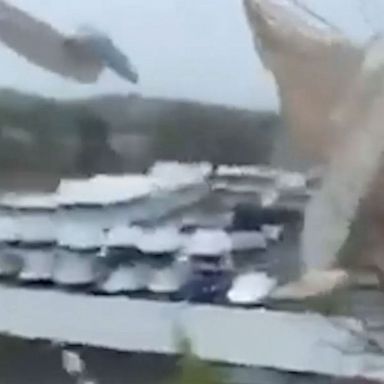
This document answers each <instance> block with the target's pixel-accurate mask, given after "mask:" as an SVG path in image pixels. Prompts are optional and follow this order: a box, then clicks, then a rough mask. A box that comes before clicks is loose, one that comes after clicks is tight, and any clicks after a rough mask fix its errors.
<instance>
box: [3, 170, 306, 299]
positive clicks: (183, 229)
mask: <svg viewBox="0 0 384 384" xmlns="http://www.w3.org/2000/svg"><path fill="white" fill-rule="evenodd" d="M209 175H210V173H209V172H208V167H207V165H181V164H166V163H165V164H164V163H162V164H158V165H155V166H154V167H153V168H152V169H151V170H150V172H149V173H148V174H145V175H125V176H96V177H93V178H90V179H87V180H64V181H63V182H62V183H61V184H60V186H59V187H58V189H57V191H56V192H55V193H54V194H33V195H31V194H25V195H13V194H7V195H4V196H3V197H2V198H1V199H0V276H1V277H2V278H3V279H7V281H12V282H14V283H17V284H42V283H44V284H54V285H56V286H58V287H61V288H66V289H79V290H85V291H86V292H91V293H93V294H105V295H116V294H126V295H128V296H131V297H138V296H139V297H147V298H152V299H166V300H188V301H192V302H211V303H217V302H230V303H233V304H239V305H253V304H259V303H260V302H261V301H263V300H264V299H265V298H266V297H267V296H268V294H269V293H270V292H271V291H272V290H273V288H274V287H275V285H276V284H277V279H276V278H275V277H274V276H271V274H270V271H268V268H265V264H266V260H265V257H266V255H267V254H268V252H267V251H268V249H269V248H270V247H273V246H274V244H276V243H278V242H279V241H281V239H282V237H283V236H284V228H285V227H286V226H292V225H296V224H298V223H300V222H301V210H299V209H297V208H296V207H284V206H278V205H276V204H260V202H259V201H256V204H250V203H240V204H238V203H237V204H236V207H232V208H230V211H231V213H232V215H231V221H230V223H229V224H228V223H227V224H226V225H225V226H224V227H223V226H218V227H210V228H207V227H204V226H202V225H201V224H200V223H199V222H196V221H195V222H193V223H192V222H189V223H188V224H186V222H185V220H179V221H168V222H167V221H164V220H163V221H162V220H161V219H163V218H164V217H167V216H169V215H172V214H173V213H174V212H179V211H180V210H181V211H183V209H184V210H185V208H188V207H190V206H196V204H197V205H198V204H199V203H200V202H201V201H204V200H205V199H206V198H207V197H208V196H210V195H212V193H215V192H213V191H214V190H215V188H212V181H211V180H210V178H209ZM259 192H260V191H259V190H258V191H257V193H258V194H259ZM291 192H292V191H291ZM300 193H302V191H301V192H300ZM226 209H228V207H226Z"/></svg>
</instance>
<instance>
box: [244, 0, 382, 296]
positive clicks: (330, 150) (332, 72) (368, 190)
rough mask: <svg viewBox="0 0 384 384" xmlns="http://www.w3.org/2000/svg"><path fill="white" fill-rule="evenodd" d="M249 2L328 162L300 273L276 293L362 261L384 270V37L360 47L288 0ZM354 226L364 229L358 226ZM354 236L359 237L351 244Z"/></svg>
mask: <svg viewBox="0 0 384 384" xmlns="http://www.w3.org/2000/svg"><path fill="white" fill-rule="evenodd" d="M244 3H245V9H246V13H247V17H248V21H249V25H250V27H251V30H252V32H253V35H254V40H255V44H256V48H257V49H258V51H259V54H260V57H261V59H262V61H263V63H264V64H265V66H266V67H267V68H268V69H269V70H271V71H272V73H273V74H274V76H275V79H276V82H277V85H278V89H279V93H280V97H281V106H282V112H283V115H284V116H285V118H286V120H287V122H288V125H289V126H290V127H291V128H292V132H293V135H294V138H295V140H296V141H297V142H299V143H300V144H303V146H302V148H305V149H306V150H307V151H308V153H309V154H310V155H312V157H315V158H317V160H318V161H319V164H321V165H322V166H323V180H322V185H321V187H320V189H319V190H318V191H317V193H316V194H315V195H314V197H313V198H312V200H311V202H310V203H309V205H308V208H307V210H306V213H305V223H304V229H303V234H302V241H301V259H302V260H301V264H302V278H301V279H300V280H299V282H297V283H293V284H291V285H288V286H287V287H285V288H283V289H280V290H279V291H278V292H276V294H275V296H277V297H280V298H284V297H287V298H288V297H301V298H304V297H307V296H313V295H318V294H322V293H326V292H327V291H330V290H332V289H334V288H336V287H337V286H340V285H344V284H347V283H348V281H349V278H350V271H351V267H352V265H351V264H353V263H355V262H356V261H357V262H356V265H353V266H364V267H370V268H372V269H374V270H376V271H378V272H379V275H381V276H384V260H382V259H383V257H382V254H383V250H384V242H383V240H381V238H382V235H381V236H380V235H379V233H382V230H383V224H382V223H383V222H384V220H383V219H384V211H383V210H382V209H381V208H379V207H381V206H383V204H382V198H381V191H382V186H381V184H382V180H383V174H382V173H383V167H382V164H383V161H382V159H383V156H382V154H383V152H384V127H383V125H382V118H383V104H384V83H383V80H384V48H383V47H384V45H383V39H382V38H380V37H377V38H375V39H373V40H372V41H370V42H369V43H368V44H367V45H366V46H365V47H360V48H359V47H357V46H355V45H354V44H353V43H352V42H350V41H349V40H347V39H346V38H344V37H343V36H341V35H340V34H339V33H337V32H335V31H330V30H329V29H328V30H327V29H321V28H319V27H316V26H314V25H312V24H309V22H306V21H304V19H300V18H299V17H295V14H294V12H293V9H292V8H291V9H290V8H288V7H285V6H283V5H282V3H281V2H279V3H278V2H275V1H267V0H244ZM362 224H364V225H362ZM356 228H357V229H356ZM351 229H352V230H353V229H355V231H356V233H352V235H351V232H353V231H351ZM375 234H376V236H375ZM364 236H365V238H364ZM351 239H352V240H354V241H356V240H357V242H356V244H355V246H354V249H353V250H350V249H349V250H347V252H349V253H346V248H348V244H349V243H350V241H351ZM358 243H360V244H358ZM364 244H365V245H364ZM359 247H360V249H359ZM353 253H355V254H354V255H353V256H354V258H355V260H352V257H351V255H352V254H353ZM342 259H343V260H342ZM341 261H343V262H344V264H342V263H341ZM344 267H345V268H347V270H344V269H343V268H344Z"/></svg>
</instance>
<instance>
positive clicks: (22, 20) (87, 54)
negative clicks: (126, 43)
mask: <svg viewBox="0 0 384 384" xmlns="http://www.w3.org/2000/svg"><path fill="white" fill-rule="evenodd" d="M0 41H2V42H3V43H4V44H5V45H7V46H8V47H9V48H10V49H12V50H13V51H15V52H16V53H17V54H19V55H21V56H23V57H24V58H25V59H27V60H28V61H29V62H31V63H33V64H35V65H37V66H39V67H41V68H44V69H46V70H48V71H50V72H54V73H56V74H58V75H61V76H63V77H67V78H71V79H73V80H76V81H78V82H80V83H93V82H95V81H97V79H98V78H99V76H100V74H101V73H102V71H103V70H104V69H105V68H107V67H108V68H110V69H112V70H113V71H114V72H116V73H117V74H118V75H119V76H121V77H123V78H124V79H126V80H128V81H130V82H132V83H137V81H138V74H137V71H136V69H135V68H134V66H133V65H132V63H131V62H130V60H129V58H128V57H127V56H125V55H124V54H123V53H122V52H121V51H120V50H119V49H118V48H117V47H116V45H115V44H114V43H113V41H112V40H111V39H110V38H109V37H108V36H106V35H105V34H103V33H100V32H96V31H95V30H93V29H92V28H87V29H85V30H81V31H79V33H77V34H75V35H73V36H66V35H64V34H62V33H61V32H59V31H58V30H56V29H55V28H54V27H53V26H51V25H49V24H48V23H45V22H43V21H41V20H38V19H36V18H34V17H33V16H31V15H29V14H28V13H26V12H24V11H22V10H20V9H18V8H16V7H14V6H13V5H11V4H9V3H7V2H5V1H2V0H0Z"/></svg>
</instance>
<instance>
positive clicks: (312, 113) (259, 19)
mask: <svg viewBox="0 0 384 384" xmlns="http://www.w3.org/2000/svg"><path fill="white" fill-rule="evenodd" d="M245 9H246V14H247V17H248V21H249V24H250V27H251V30H252V32H253V37H254V42H255V47H256V49H257V51H258V53H259V56H260V58H261V60H262V62H263V64H264V66H265V67H266V68H267V69H268V70H270V71H271V72H272V73H273V75H274V77H275V79H276V82H277V87H278V91H279V95H280V101H281V109H282V113H283V117H284V119H285V121H286V122H287V123H288V126H289V128H290V129H291V130H292V133H293V134H294V138H295V140H296V141H297V142H298V143H299V144H300V147H301V149H303V150H304V151H305V153H306V155H308V156H310V157H312V158H313V159H315V160H323V159H324V158H327V156H328V154H329V153H330V152H331V151H332V148H333V145H335V143H336V142H337V140H336V139H337V138H338V136H339V135H340V134H342V133H343V131H341V132H340V131H339V130H338V129H337V128H336V127H335V124H334V122H333V121H332V120H331V116H332V111H333V109H334V108H335V106H337V105H338V104H339V103H340V102H341V100H342V99H343V98H344V97H345V96H346V94H347V93H348V88H349V86H350V84H351V83H352V82H353V79H354V78H355V76H356V74H357V72H358V71H359V68H360V65H361V61H362V58H363V51H362V50H361V49H359V48H358V47H356V46H354V45H353V44H352V42H350V41H348V40H347V39H346V38H344V37H343V36H342V35H341V34H339V33H337V32H335V31H333V30H332V31H331V30H329V29H324V28H321V27H319V26H316V25H313V24H310V23H309V21H307V20H304V19H303V18H300V17H298V15H296V14H295V12H294V10H293V7H288V6H283V5H282V4H281V2H277V1H268V0H264V1H260V0H245Z"/></svg>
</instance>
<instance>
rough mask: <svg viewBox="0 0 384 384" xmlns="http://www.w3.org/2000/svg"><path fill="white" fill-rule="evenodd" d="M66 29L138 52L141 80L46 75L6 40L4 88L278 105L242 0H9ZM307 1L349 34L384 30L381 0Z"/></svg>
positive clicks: (0, 82) (0, 55)
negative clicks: (87, 81) (88, 29)
mask: <svg viewBox="0 0 384 384" xmlns="http://www.w3.org/2000/svg"><path fill="white" fill-rule="evenodd" d="M8 1H10V2H11V3H13V4H15V5H18V6H20V7H21V8H23V9H25V10H27V11H29V12H30V13H33V14H34V15H35V16H37V17H40V18H41V19H44V20H46V21H48V22H50V23H52V24H53V25H55V26H56V27H57V28H59V29H60V30H62V31H64V32H71V31H73V30H75V29H76V28H77V27H78V26H81V25H83V24H92V25H94V26H96V27H97V28H98V29H101V30H103V31H105V32H107V33H108V34H109V35H110V36H111V37H112V38H113V39H114V40H115V42H116V43H117V44H118V45H119V46H120V47H121V48H122V50H124V51H125V52H126V53H128V54H129V56H130V57H131V58H132V61H133V62H134V63H135V65H136V66H137V67H138V69H139V72H140V76H141V81H140V83H139V84H138V85H137V86H132V85H130V84H128V83H127V82H124V81H123V80H121V79H119V78H118V77H117V76H115V75H114V74H113V73H111V72H106V73H104V74H103V76H102V78H101V79H100V80H99V82H98V83H97V84H94V85H79V84H76V83H74V82H71V81H68V80H65V79H62V78H60V77H58V76H55V75H53V74H50V73H47V72H45V71H43V70H41V69H39V68H37V67H35V66H33V65H31V64H29V63H27V62H26V61H24V60H23V59H22V58H20V57H18V56H16V55H15V54H14V53H13V52H12V51H10V50H9V49H7V48H5V47H3V46H0V48H1V49H0V62H1V69H2V71H1V73H0V87H12V88H16V89H19V90H23V91H26V92H33V93H39V94H43V95H46V96H53V97H59V98H61V97H62V98H72V97H83V96H88V95H94V94H105V93H128V92H132V91H134V92H139V93H141V94H143V95H152V96H162V97H168V98H185V99H193V100H200V101H206V102H211V103H221V104H227V105H235V106H241V107H246V108H253V109H255V108H256V109H262V108H276V107H277V104H278V102H277V97H276V92H275V86H274V82H273V79H272V78H271V76H270V75H269V74H268V73H266V72H265V71H264V70H263V68H262V67H261V64H260V62H259V60H258V58H257V56H256V54H255V52H254V50H253V46H252V42H251V38H250V34H249V31H248V27H247V25H246V22H245V17H244V13H243V9H242V1H241V0H147V1H145V0H108V1H106V0H65V1H64V0H8ZM302 1H304V0H302ZM362 2H363V3H364V4H365V5H364V7H363V8H364V14H365V15H366V18H367V19H369V22H370V25H371V26H367V24H366V23H365V22H364V17H363V13H362V12H361V8H360V7H359V4H360V3H361V1H360V0H306V3H307V4H308V5H310V6H311V8H312V9H315V10H317V11H318V12H319V13H320V14H321V15H323V16H325V17H326V18H327V19H328V20H330V21H332V22H333V23H334V24H336V25H338V26H339V27H340V28H341V29H342V30H343V31H345V32H346V33H347V34H348V35H349V36H351V37H353V38H355V39H358V40H360V41H363V40H364V39H365V38H367V37H368V36H369V35H370V34H371V33H372V32H373V30H374V29H376V30H378V29H379V28H384V16H380V15H384V4H381V3H382V2H381V0H363V1H362Z"/></svg>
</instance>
